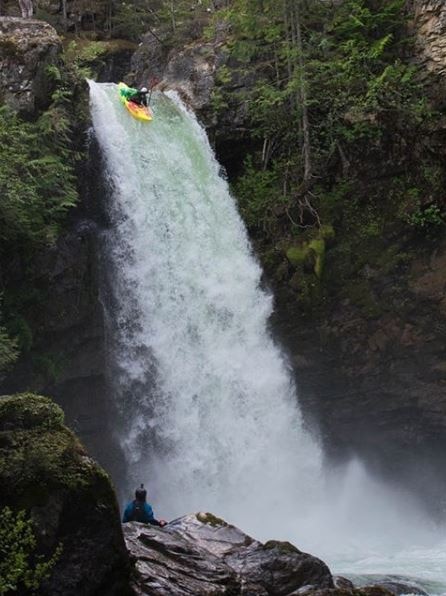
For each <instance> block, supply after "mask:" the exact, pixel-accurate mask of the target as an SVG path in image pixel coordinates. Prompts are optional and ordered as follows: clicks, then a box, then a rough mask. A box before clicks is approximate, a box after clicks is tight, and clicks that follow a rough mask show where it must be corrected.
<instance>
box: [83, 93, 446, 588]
mask: <svg viewBox="0 0 446 596" xmlns="http://www.w3.org/2000/svg"><path fill="white" fill-rule="evenodd" d="M90 92H91V106H92V116H93V124H94V129H95V134H96V136H97V138H98V140H99V143H100V146H101V149H102V153H103V156H104V160H105V170H106V177H107V181H108V187H109V189H110V192H109V197H108V203H107V209H108V211H109V218H110V222H111V225H110V228H109V229H108V230H107V231H106V233H105V234H104V248H103V251H104V253H105V255H106V260H107V269H108V271H107V274H108V283H107V296H105V297H104V299H105V300H106V302H107V304H108V307H107V312H108V332H109V362H110V367H111V368H110V370H111V377H112V389H113V398H114V400H115V404H116V407H117V408H118V410H119V412H120V420H119V422H117V431H116V432H117V433H118V434H119V436H120V441H121V444H122V447H123V449H124V452H125V455H126V460H127V465H128V472H129V478H128V486H126V487H125V488H126V489H127V490H128V493H129V496H130V494H131V493H130V491H131V489H132V488H133V487H134V485H136V484H138V483H139V482H145V483H146V484H147V487H148V490H149V500H150V501H151V502H152V504H153V505H154V508H155V512H156V513H157V514H158V515H159V516H161V517H166V518H170V517H174V516H179V515H182V514H184V513H188V512H191V511H199V510H208V511H211V512H213V513H214V514H216V515H219V516H222V517H224V518H226V519H227V520H228V521H230V522H233V523H235V524H237V525H239V526H240V527H241V528H242V529H244V530H245V531H248V532H250V533H252V534H253V535H254V536H255V537H258V538H261V539H265V538H279V539H281V538H282V539H283V538H287V539H290V540H292V541H294V542H295V543H296V544H297V545H298V546H299V547H302V548H308V549H313V552H315V554H319V555H321V556H324V557H327V559H328V562H329V563H331V562H333V563H334V564H337V565H338V567H339V568H342V570H343V571H344V570H346V571H348V569H349V568H350V569H354V564H353V563H352V561H353V560H356V561H357V560H358V559H359V558H360V556H359V554H358V545H360V547H361V549H362V551H361V552H362V555H361V556H362V561H364V560H368V561H370V556H372V555H373V553H376V552H377V550H381V551H383V550H385V549H387V551H386V552H389V550H390V552H392V549H393V551H395V552H396V551H398V552H401V549H404V547H405V545H408V544H410V545H413V544H414V543H415V541H417V540H418V541H420V540H421V542H423V544H425V543H428V542H429V540H430V539H431V535H432V533H431V528H430V527H428V526H429V523H428V522H427V521H426V519H425V518H424V516H423V515H422V514H421V513H419V512H418V511H417V510H416V507H415V506H414V505H413V503H412V502H411V501H410V498H408V497H407V495H403V494H395V492H391V491H390V489H389V490H387V489H386V488H385V487H381V486H379V485H378V484H377V483H376V482H375V481H373V480H372V479H370V478H368V477H367V475H366V474H365V472H364V471H363V469H362V467H361V466H360V465H359V464H357V463H353V464H352V465H350V466H349V467H348V468H347V469H345V470H343V471H338V472H337V473H336V474H335V479H334V480H333V481H332V480H330V477H329V476H327V474H326V473H325V472H324V470H323V458H322V454H321V450H320V448H319V445H318V442H317V440H316V439H315V438H314V437H313V436H312V435H311V434H310V433H309V432H308V431H307V430H306V429H305V425H304V423H303V420H302V416H301V412H300V409H299V406H298V399H297V393H296V387H295V386H294V384H293V381H292V375H291V372H290V370H289V366H288V364H287V360H286V357H285V356H284V354H283V353H282V351H281V350H280V347H279V346H277V345H276V344H275V342H274V341H273V338H272V337H271V335H270V333H269V331H268V318H269V316H270V314H271V311H272V297H271V295H270V294H269V293H268V292H267V291H266V290H265V289H263V288H262V286H261V269H260V267H259V265H258V263H257V261H256V259H255V257H254V256H253V253H252V250H251V247H250V244H249V241H248V238H247V235H246V231H245V229H244V226H243V223H242V221H241V219H240V216H239V214H238V212H237V209H236V206H235V202H234V199H233V197H232V196H231V194H230V192H229V188H228V185H227V183H226V181H225V180H224V179H223V178H222V176H220V175H219V165H218V163H217V162H216V160H215V158H214V155H213V152H212V150H211V147H210V146H209V142H208V140H207V137H206V134H205V132H204V131H203V129H202V127H201V126H200V125H199V123H198V122H197V120H196V118H195V116H194V115H193V114H192V113H191V112H189V111H188V110H187V109H186V108H185V107H184V106H183V104H182V103H181V101H180V100H179V99H178V98H177V97H176V96H175V95H174V94H168V96H166V95H163V94H155V96H154V100H153V101H154V103H153V108H154V113H155V118H154V120H153V122H151V123H150V124H148V125H147V124H145V123H140V122H138V121H136V120H134V119H132V118H131V117H130V116H129V114H128V113H127V112H126V110H125V109H124V108H123V106H122V105H121V104H120V103H119V101H117V90H116V86H115V85H112V84H96V83H93V82H90ZM407 519H410V520H411V524H409V525H408V524H407ZM367 541H368V544H366V543H367ZM315 549H316V550H315ZM364 553H367V554H364ZM370 553H372V555H371V554H370ZM342 556H345V559H344V561H345V564H344V567H343V566H342V565H343V564H342V562H341V563H340V562H339V557H342ZM367 556H369V559H367V558H364V557H367ZM355 557H356V559H355ZM384 558H385V556H384ZM442 560H444V559H442ZM425 563H426V562H425V561H424V564H425ZM365 567H366V568H367V566H366V565H365ZM344 568H345V569H344ZM381 568H383V567H382V565H381ZM395 571H397V569H396V570H395ZM430 577H431V576H429V578H430ZM432 577H433V578H434V579H436V578H437V576H435V570H434V571H433V574H432ZM444 579H445V581H446V577H445V578H444Z"/></svg>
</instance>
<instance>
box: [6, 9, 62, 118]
mask: <svg viewBox="0 0 446 596" xmlns="http://www.w3.org/2000/svg"><path fill="white" fill-rule="evenodd" d="M61 48H62V46H61V42H60V39H59V36H58V35H57V33H56V31H55V30H54V29H53V27H51V26H50V25H48V23H44V22H43V21H36V20H32V19H19V18H13V17H0V100H1V102H2V103H5V104H6V105H8V106H10V107H11V108H12V109H13V110H16V111H18V112H20V113H22V114H28V115H32V114H34V113H35V112H36V111H37V110H39V109H41V108H45V107H46V106H48V104H49V102H50V95H51V80H50V78H49V76H48V71H47V69H48V67H49V66H51V65H56V64H57V63H58V58H59V54H60V52H61Z"/></svg>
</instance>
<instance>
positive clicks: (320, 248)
mask: <svg viewBox="0 0 446 596" xmlns="http://www.w3.org/2000/svg"><path fill="white" fill-rule="evenodd" d="M308 249H309V250H310V251H312V252H313V253H314V255H315V263H314V273H315V274H316V276H317V277H318V279H321V277H322V273H323V271H324V264H325V240H324V239H323V238H314V239H313V240H311V241H310V242H309V244H308Z"/></svg>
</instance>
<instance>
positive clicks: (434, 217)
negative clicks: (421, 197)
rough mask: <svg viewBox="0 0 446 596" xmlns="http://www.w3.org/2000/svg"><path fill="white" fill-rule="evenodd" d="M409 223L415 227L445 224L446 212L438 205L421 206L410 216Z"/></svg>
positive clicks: (423, 227) (422, 227)
mask: <svg viewBox="0 0 446 596" xmlns="http://www.w3.org/2000/svg"><path fill="white" fill-rule="evenodd" d="M408 223H409V224H410V225H411V226H413V227H414V228H421V229H425V228H430V227H438V226H443V225H444V224H445V223H446V217H445V212H444V211H442V209H441V208H440V207H439V206H438V205H437V204H435V203H434V204H433V205H429V206H427V207H419V208H418V209H417V210H416V211H415V212H414V213H411V214H410V215H409V216H408Z"/></svg>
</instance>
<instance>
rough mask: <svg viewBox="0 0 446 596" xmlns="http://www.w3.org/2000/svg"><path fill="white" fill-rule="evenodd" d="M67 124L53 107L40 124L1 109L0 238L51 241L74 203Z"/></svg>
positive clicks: (64, 117) (57, 109) (6, 243)
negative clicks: (23, 119) (66, 144)
mask: <svg viewBox="0 0 446 596" xmlns="http://www.w3.org/2000/svg"><path fill="white" fill-rule="evenodd" d="M68 131H69V124H68V120H67V117H66V115H65V113H64V111H63V109H62V108H60V107H59V106H55V107H53V108H52V109H50V110H48V112H46V113H45V114H44V115H42V116H41V117H40V118H39V120H38V121H37V122H36V123H30V122H24V121H22V120H20V118H19V117H18V116H16V115H15V114H13V113H12V112H10V111H9V110H7V109H6V108H0V194H1V196H2V201H1V204H0V241H1V243H2V244H3V246H7V245H8V244H10V243H11V242H16V241H29V242H31V243H37V244H42V243H52V242H54V240H55V238H56V237H57V234H58V232H59V229H60V225H61V223H62V222H63V219H64V216H65V214H66V212H67V210H68V209H69V208H70V207H73V206H74V204H75V203H76V199H77V192H76V187H75V178H74V172H73V169H72V165H71V164H70V162H69V161H68V163H67V157H68V149H67V148H66V146H65V143H66V142H67V140H68Z"/></svg>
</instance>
